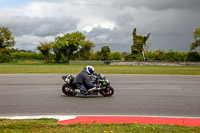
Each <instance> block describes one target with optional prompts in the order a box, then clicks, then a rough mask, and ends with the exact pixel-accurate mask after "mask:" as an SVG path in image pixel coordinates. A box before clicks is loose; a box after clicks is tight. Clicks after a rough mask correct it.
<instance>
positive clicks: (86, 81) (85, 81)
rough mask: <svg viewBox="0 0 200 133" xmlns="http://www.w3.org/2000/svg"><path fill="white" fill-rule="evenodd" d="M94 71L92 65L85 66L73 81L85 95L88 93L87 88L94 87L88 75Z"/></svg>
mask: <svg viewBox="0 0 200 133" xmlns="http://www.w3.org/2000/svg"><path fill="white" fill-rule="evenodd" d="M93 73H94V67H93V66H87V67H86V68H83V70H82V71H81V72H80V73H79V74H78V75H77V76H76V79H75V82H76V87H78V88H80V89H81V91H82V93H83V94H85V95H87V94H89V92H88V89H91V88H94V84H92V83H91V82H90V77H89V75H91V74H93Z"/></svg>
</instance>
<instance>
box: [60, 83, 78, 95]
mask: <svg viewBox="0 0 200 133" xmlns="http://www.w3.org/2000/svg"><path fill="white" fill-rule="evenodd" d="M62 91H63V93H64V94H65V95H67V96H75V95H76V94H77V93H76V92H75V91H74V88H73V86H72V85H70V84H64V85H63V86H62Z"/></svg>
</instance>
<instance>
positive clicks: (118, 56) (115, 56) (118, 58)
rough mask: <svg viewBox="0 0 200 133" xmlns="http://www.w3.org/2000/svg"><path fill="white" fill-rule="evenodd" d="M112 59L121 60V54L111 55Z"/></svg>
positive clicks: (114, 53)
mask: <svg viewBox="0 0 200 133" xmlns="http://www.w3.org/2000/svg"><path fill="white" fill-rule="evenodd" d="M111 55H112V59H113V60H121V59H122V54H121V53H120V52H113V53H111Z"/></svg>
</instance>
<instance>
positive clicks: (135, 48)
mask: <svg viewBox="0 0 200 133" xmlns="http://www.w3.org/2000/svg"><path fill="white" fill-rule="evenodd" d="M150 34H151V33H149V34H148V35H147V36H142V35H137V34H136V28H134V30H133V34H132V35H133V45H132V46H131V53H132V56H133V58H134V59H140V58H141V57H140V56H142V57H143V60H144V61H145V60H146V58H145V52H144V50H145V47H146V41H147V40H148V38H149V36H150Z"/></svg>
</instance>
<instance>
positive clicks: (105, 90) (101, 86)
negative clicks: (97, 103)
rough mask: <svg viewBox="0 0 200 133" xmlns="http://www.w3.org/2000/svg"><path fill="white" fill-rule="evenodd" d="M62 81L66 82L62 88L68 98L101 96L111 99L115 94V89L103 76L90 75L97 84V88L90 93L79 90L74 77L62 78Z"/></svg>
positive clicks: (89, 91)
mask: <svg viewBox="0 0 200 133" xmlns="http://www.w3.org/2000/svg"><path fill="white" fill-rule="evenodd" d="M62 79H63V80H64V81H65V82H66V83H65V84H63V86H62V92H63V93H64V94H65V95H67V96H75V95H77V94H80V95H99V94H101V95H102V96H104V97H110V96H112V95H113V94H114V89H113V88H112V87H111V86H110V82H109V81H108V79H107V78H106V77H105V76H104V75H103V74H93V75H90V79H91V82H92V83H93V84H95V87H94V88H92V89H89V90H88V93H84V92H83V91H82V90H81V89H80V88H77V87H76V85H75V83H74V79H75V77H73V76H72V75H70V74H68V75H65V76H62Z"/></svg>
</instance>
